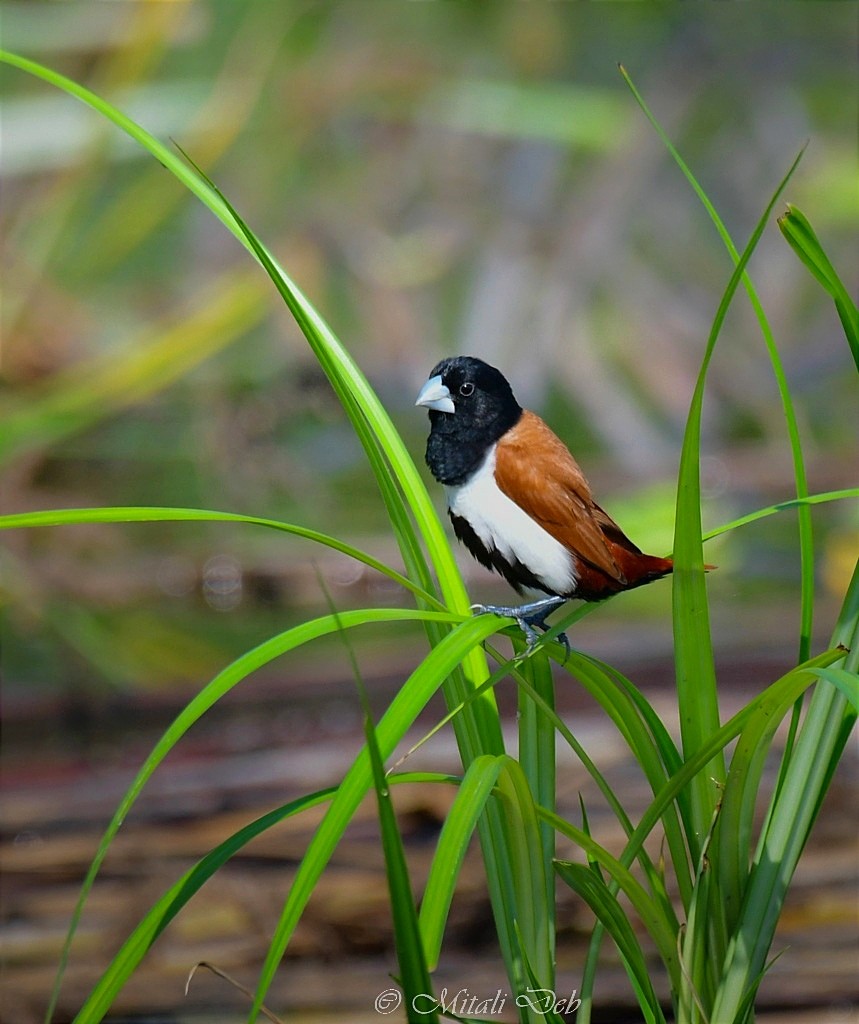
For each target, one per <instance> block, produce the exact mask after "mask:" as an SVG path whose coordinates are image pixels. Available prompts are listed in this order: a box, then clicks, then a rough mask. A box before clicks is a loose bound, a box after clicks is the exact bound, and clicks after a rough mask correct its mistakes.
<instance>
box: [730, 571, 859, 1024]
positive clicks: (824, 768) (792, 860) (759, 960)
mask: <svg viewBox="0 0 859 1024" xmlns="http://www.w3.org/2000/svg"><path fill="white" fill-rule="evenodd" d="M833 642H835V643H838V644H840V645H842V651H841V652H840V653H842V654H843V649H845V648H846V649H848V653H847V655H846V656H845V657H844V658H843V668H844V669H845V670H846V671H847V672H849V673H851V674H853V673H855V672H856V671H857V668H859V563H857V567H856V571H855V572H854V575H853V579H852V581H851V584H850V587H849V588H848V592H847V595H846V597H845V601H844V607H843V610H842V614H841V616H840V617H839V622H838V624H837V626H836V630H835V633H834V635H833ZM839 660H841V659H840V658H839ZM831 664H832V662H829V665H831ZM828 667H829V666H828V665H826V664H818V665H814V666H811V668H812V669H814V670H816V669H821V668H828ZM836 667H839V668H840V667H841V666H836ZM808 674H809V675H812V677H813V675H814V673H813V672H812V671H810V672H809V673H808ZM856 717H857V715H856V711H855V709H854V708H853V707H852V705H851V704H850V702H849V701H848V699H847V697H846V696H845V695H844V694H843V693H842V692H841V690H840V689H839V688H838V687H836V686H832V685H829V684H828V683H827V682H826V681H818V682H817V685H816V686H815V689H814V694H813V696H812V698H811V700H810V702H809V705H808V712H807V714H806V717H805V720H804V722H803V724H802V727H801V729H800V731H799V735H798V737H797V740H796V745H795V747H794V750H793V755H792V757H791V758H790V761H789V762H788V764H787V766H786V769H785V773H784V784H783V785H782V786H781V787H779V789H778V790H777V791H776V793H775V795H774V797H773V800H772V802H771V806H770V810H769V813H768V816H767V821H766V825H765V828H764V831H763V833H762V835H761V838H760V841H759V843H758V848H757V851H756V854H755V859H754V863H753V865H752V869H751V873H750V876H749V882H748V885H747V887H746V891H745V894H744V900H743V905H742V908H741V912H740V916H739V919H738V921H737V925H736V927H735V929H734V932H733V935H732V936H731V940H730V943H729V946H728V950H727V954H726V957H725V964H724V969H723V971H722V981H721V985H720V987H719V990H718V992H717V996H716V1000H715V1002H714V1004H713V1015H714V1018H716V1019H718V1020H735V1019H738V1018H739V1016H740V1013H741V1008H742V1007H743V1006H744V1005H745V1003H746V1000H747V999H748V996H749V993H750V992H753V991H754V988H755V986H756V985H757V984H758V982H759V980H760V978H761V976H762V972H763V969H764V966H765V964H766V958H767V955H768V953H769V949H770V947H771V945H772V941H773V936H774V933H775V928H776V924H777V923H778V919H779V916H780V914H781V908H782V905H783V903H784V898H785V895H786V893H787V889H788V886H789V884H790V880H791V878H792V877H793V873H794V871H795V870H796V865H797V863H798V861H799V857H800V854H801V853H802V850H803V848H804V846H805V843H806V841H807V839H808V836H809V834H810V832H811V827H812V825H813V823H814V820H815V818H816V816H817V813H818V811H819V809H820V804H821V802H822V800H823V797H824V795H825V793H826V790H827V788H828V786H829V783H830V781H831V779H832V775H833V773H834V771H835V767H836V765H837V763H838V761H839V759H840V756H841V753H842V752H843V750H844V746H845V744H846V743H847V739H848V736H849V733H850V731H851V729H852V727H853V725H854V723H855V721H856Z"/></svg>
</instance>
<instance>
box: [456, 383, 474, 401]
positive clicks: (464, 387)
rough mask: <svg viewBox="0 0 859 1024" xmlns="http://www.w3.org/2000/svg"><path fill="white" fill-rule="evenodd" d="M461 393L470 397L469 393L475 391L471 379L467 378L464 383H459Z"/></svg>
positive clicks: (464, 396) (465, 396)
mask: <svg viewBox="0 0 859 1024" xmlns="http://www.w3.org/2000/svg"><path fill="white" fill-rule="evenodd" d="M459 393H460V394H461V395H462V397H463V398H468V396H469V395H471V394H473V393H474V385H473V384H472V383H471V381H470V380H467V381H466V382H465V383H464V384H460V385H459Z"/></svg>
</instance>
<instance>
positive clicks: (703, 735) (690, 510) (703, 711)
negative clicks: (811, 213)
mask: <svg viewBox="0 0 859 1024" xmlns="http://www.w3.org/2000/svg"><path fill="white" fill-rule="evenodd" d="M801 155H802V154H801V153H800V155H799V156H797V157H796V159H795V160H794V162H793V164H792V165H791V166H790V168H789V170H788V172H787V174H786V175H785V176H784V177H783V178H782V180H781V181H780V182H779V184H778V186H777V188H776V190H775V192H774V193H773V195H772V197H771V199H770V201H769V203H768V204H767V207H766V209H765V210H764V212H763V214H762V215H761V217H760V219H759V220H758V223H757V226H756V227H755V230H754V231H753V232H752V236H751V238H750V239H749V242H748V244H747V245H746V247H745V249H744V250H743V253H742V255H741V257H740V259H739V261H738V262H737V265H736V267H735V268H734V272H733V273H732V275H731V278H730V281H729V282H728V285H727V287H726V289H725V292H724V294H723V296H722V299H721V302H720V303H719V308H718V310H717V311H716V316H715V317H714V320H713V326H712V328H711V330H710V336H709V338H708V339H707V347H706V350H705V353H704V357H703V360H702V363H701V370H700V372H699V375H698V380H697V382H696V385H695V391H694V394H693V396H692V401H691V404H690V410H689V418H688V420H687V425H686V433H685V435H684V438H683V449H682V453H681V456H680V470H679V475H678V481H677V517H676V526H675V543H674V559H675V562H674V573H673V576H672V579H673V581H674V585H673V591H672V592H673V603H674V650H675V666H676V674H677V697H678V702H679V704H680V726H681V736H682V739H683V752H684V755H685V756H686V758H687V759H688V758H689V757H690V756H691V755H692V754H694V753H695V752H696V751H698V750H700V749H701V747H702V746H703V745H704V744H705V743H706V741H707V739H708V738H709V737H710V736H711V735H712V734H713V733H714V732H715V731H716V730H717V729H718V727H719V708H718V698H717V692H716V678H715V665H714V661H713V648H712V642H711V638H710V621H709V612H708V608H707V592H706V584H705V581H704V571H703V566H704V557H703V547H702V540H701V536H702V529H701V481H700V472H699V457H700V450H701V412H702V408H703V402H704V387H705V384H706V379H707V371H708V369H709V365H710V360H711V358H712V355H713V351H714V349H715V344H716V340H717V338H718V336H719V333H720V331H721V329H722V325H723V323H724V320H725V315H726V314H727V311H728V307H729V305H730V303H731V301H732V299H733V297H734V294H735V293H736V290H737V288H738V286H739V284H740V282H741V280H742V277H743V274H744V272H745V268H746V264H747V263H748V261H749V259H750V258H751V255H752V253H753V252H754V250H755V247H756V246H757V244H758V241H759V240H760V237H761V235H762V234H763V232H764V229H765V228H766V225H767V223H768V221H769V217H770V214H771V212H772V210H773V207H774V206H775V204H776V203H777V202H778V199H779V196H780V195H781V193H782V192H783V190H784V188H785V186H786V185H787V183H788V181H789V180H790V178H791V175H792V174H793V172H794V170H795V169H796V166H797V164H798V162H799V160H800V157H801ZM724 778H725V764H724V758H723V757H722V756H721V754H720V755H718V756H717V757H716V758H714V760H713V762H712V763H711V764H710V765H708V766H707V771H706V773H703V774H702V775H700V776H698V777H697V778H696V780H695V782H694V783H693V786H692V814H693V826H694V829H693V834H692V835H691V836H690V844H691V847H692V851H693V856H694V857H695V858H696V859H697V858H698V857H699V856H700V853H701V843H702V841H703V837H704V835H705V834H706V831H707V829H708V828H709V822H710V820H711V817H712V814H713V807H714V805H715V803H716V791H715V787H714V785H713V780H715V782H716V784H717V785H718V784H720V783H721V782H722V781H723V780H724Z"/></svg>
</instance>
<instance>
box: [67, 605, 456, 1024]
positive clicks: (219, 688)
mask: <svg viewBox="0 0 859 1024" xmlns="http://www.w3.org/2000/svg"><path fill="white" fill-rule="evenodd" d="M425 618H435V619H437V620H438V621H445V622H450V621H455V617H454V616H450V615H447V614H445V613H441V612H424V611H415V610H410V609H388V608H384V609H382V608H376V609H370V610H362V611H348V612H344V613H343V614H342V615H340V616H333V615H326V616H323V617H321V618H318V619H314V620H312V621H310V622H305V623H302V624H301V625H300V626H295V627H294V628H292V629H288V630H286V631H285V632H283V633H279V634H278V635H277V636H274V637H272V638H271V639H270V640H266V641H265V642H264V643H262V644H260V645H259V646H257V647H255V648H253V650H250V651H248V652H247V653H245V654H243V655H242V656H241V657H239V658H237V659H236V660H235V661H233V662H232V663H231V664H230V665H228V666H227V667H226V668H225V669H224V670H223V671H222V672H219V673H218V674H217V675H216V676H215V677H214V678H213V679H212V680H211V681H210V682H209V683H208V684H207V685H206V686H205V687H204V688H203V689H202V690H201V691H200V692H199V693H198V694H197V696H196V697H194V699H193V700H192V701H190V703H189V704H187V705H186V706H185V707H184V708H183V709H182V711H181V712H180V713H179V714H178V715H177V716H176V718H175V719H174V720H173V722H172V723H171V724H170V725H169V726H168V728H167V729H166V731H165V732H164V735H163V736H162V737H161V739H160V740H159V741H158V742H157V743H156V744H155V747H154V748H153V749H152V752H151V753H150V754H149V756H148V757H147V758H146V760H145V761H144V763H143V765H142V767H141V768H140V770H139V771H138V773H137V775H136V776H135V778H134V780H133V782H132V783H131V785H130V786H129V788H128V790H127V791H126V793H125V795H124V796H123V798H122V800H121V801H120V803H119V806H118V807H117V809H116V811H115V812H114V815H113V817H112V818H111V821H110V823H109V825H108V826H107V828H106V830H105V832H104V835H103V836H102V839H101V841H100V843H99V846H98V850H97V851H96V855H95V857H94V858H93V861H92V864H91V865H90V867H89V870H88V871H87V874H86V878H85V879H84V882H83V885H82V886H81V893H80V896H79V897H78V901H77V904H76V905H75V909H74V912H73V914H72V919H71V923H70V924H69V930H68V933H67V935H66V939H65V942H64V945H63V949H62V952H61V955H60V963H59V967H58V971H57V979H56V982H55V986H54V990H53V995H52V998H51V1001H50V1004H51V1007H50V1011H49V1013H48V1018H49V1019H50V1016H51V1015H52V1013H53V1008H54V1006H55V1004H56V999H57V995H58V993H59V986H60V983H61V981H62V976H63V974H64V972H65V967H66V963H67V961H68V956H69V950H70V949H71V943H72V940H73V938H74V935H75V932H76V931H77V927H78V924H79V922H80V918H81V914H82V913H83V908H84V905H85V903H86V900H87V898H88V896H89V893H90V891H91V889H92V886H93V883H94V882H95V879H96V876H97V874H98V871H99V869H100V867H101V865H102V863H103V861H104V858H105V857H106V856H107V851H108V849H109V848H110V844H111V843H112V842H113V839H114V837H115V836H116V833H117V832H118V831H119V828H120V826H121V824H122V822H123V821H124V820H125V818H126V816H127V815H128V813H129V811H130V810H131V808H132V807H133V806H134V804H135V802H136V800H137V798H138V796H139V795H140V793H141V791H142V790H143V787H144V786H145V785H146V783H147V782H148V781H149V779H150V778H151V777H152V774H153V773H154V772H155V770H156V769H157V768H158V766H159V765H160V764H161V762H162V761H163V760H164V758H165V757H166V756H167V755H168V754H169V753H170V751H171V750H172V749H173V747H175V745H176V744H177V743H178V742H179V740H180V739H181V738H182V737H183V736H184V735H185V733H186V732H187V731H188V730H189V729H190V728H191V726H192V725H193V724H194V723H195V722H197V721H198V720H199V719H200V718H201V717H202V716H203V715H204V714H205V713H206V712H207V711H208V710H209V708H211V707H212V706H213V705H214V704H215V703H217V701H219V700H220V699H221V697H223V696H224V695H225V694H226V693H229V691H230V690H231V689H232V688H233V687H234V686H236V685H237V684H238V683H240V682H241V681H242V680H243V679H245V678H247V676H249V675H250V674H251V673H252V672H255V671H256V670H257V669H258V668H261V667H262V666H263V665H267V664H269V663H270V662H271V661H274V660H275V659H276V658H279V657H281V655H283V654H286V653H287V652H288V651H291V650H294V649H295V648H297V647H300V646H301V645H302V644H305V643H308V642H309V641H311V640H314V639H317V638H318V637H320V636H325V635H328V634H331V633H334V632H336V631H337V630H338V629H341V628H343V629H350V628H353V627H355V626H362V625H366V624H369V623H376V622H399V621H403V620H415V619H418V620H420V619H425Z"/></svg>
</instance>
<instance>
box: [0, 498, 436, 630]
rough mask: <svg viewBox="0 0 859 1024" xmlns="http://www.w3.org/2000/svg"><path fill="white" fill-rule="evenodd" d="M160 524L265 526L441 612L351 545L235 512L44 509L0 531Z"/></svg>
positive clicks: (17, 517)
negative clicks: (351, 562) (372, 573)
mask: <svg viewBox="0 0 859 1024" xmlns="http://www.w3.org/2000/svg"><path fill="white" fill-rule="evenodd" d="M163 522H200V523H250V524H251V525H253V526H265V527H267V528H268V529H271V530H281V531H282V532H284V533H291V534H293V535H294V536H296V537H303V538H305V539H306V540H312V541H314V542H315V543H317V544H323V545H324V546H325V547H328V548H332V549H333V550H334V551H339V552H340V553H341V554H344V555H348V556H349V557H350V558H354V559H355V560H356V561H358V562H363V563H364V565H366V566H368V567H369V568H371V569H375V570H376V571H377V572H380V573H382V575H383V576H387V577H388V579H390V580H393V581H394V582H395V583H399V585H400V586H401V587H404V588H405V589H406V590H409V591H411V592H412V593H413V594H415V595H417V596H419V597H420V598H421V599H422V600H423V601H425V602H426V603H427V604H428V605H432V606H434V607H435V609H436V610H437V611H444V610H445V609H444V606H443V605H442V604H441V603H440V602H439V601H438V600H436V598H434V597H433V596H432V594H430V593H428V592H427V591H425V590H423V589H422V588H421V587H420V586H418V585H417V584H416V583H413V582H412V580H410V579H409V578H408V577H407V576H403V575H402V573H399V572H397V571H396V570H395V569H392V568H391V567H390V566H388V565H386V564H385V563H384V562H381V561H379V559H377V558H374V557H373V555H370V554H367V552H366V551H362V550H361V549H360V548H356V547H354V546H353V545H352V544H346V543H344V542H343V541H340V540H337V538H336V537H331V536H329V535H328V534H326V533H320V532H319V531H318V530H310V529H308V528H307V527H306V526H296V525H295V524H294V523H284V522H281V521H280V520H278V519H265V518H263V517H261V516H247V515H243V514H242V513H239V512H218V511H213V510H212V509H205V508H161V507H157V506H140V505H134V506H124V507H123V506H114V507H110V508H72V509H48V510H44V511H38V512H20V513H16V514H14V515H6V516H0V530H9V529H21V528H24V527H36V526H67V525H70V524H74V523H163Z"/></svg>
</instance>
